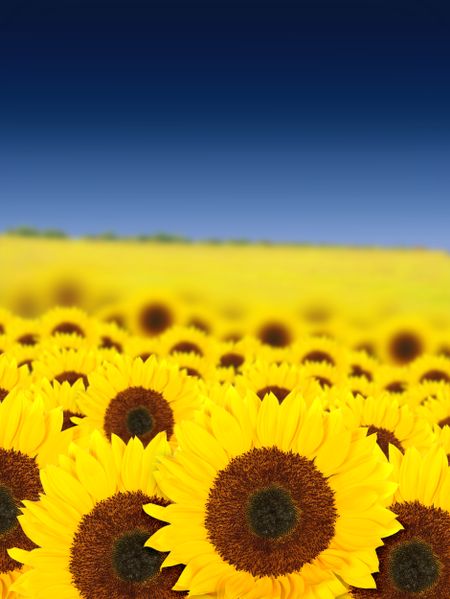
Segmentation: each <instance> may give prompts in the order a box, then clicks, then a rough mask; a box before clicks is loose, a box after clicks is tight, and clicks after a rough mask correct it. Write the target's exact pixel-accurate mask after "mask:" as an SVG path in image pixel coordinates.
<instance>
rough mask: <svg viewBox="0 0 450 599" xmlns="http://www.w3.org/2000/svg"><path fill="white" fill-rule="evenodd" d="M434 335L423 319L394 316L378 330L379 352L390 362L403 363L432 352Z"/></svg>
mask: <svg viewBox="0 0 450 599" xmlns="http://www.w3.org/2000/svg"><path fill="white" fill-rule="evenodd" d="M434 338H435V335H434V334H433V331H432V328H431V326H427V324H426V323H425V321H424V319H420V318H412V317H409V318H408V317H405V316H402V317H396V318H393V319H391V320H389V321H388V322H387V323H386V325H385V326H384V327H383V328H382V329H381V330H380V332H379V344H380V354H381V356H382V358H383V359H384V360H385V361H386V362H389V363H391V364H398V365H405V364H409V363H410V362H413V361H414V360H415V359H416V358H418V357H419V356H421V355H423V354H425V353H432V351H433V348H434V345H435V339H434Z"/></svg>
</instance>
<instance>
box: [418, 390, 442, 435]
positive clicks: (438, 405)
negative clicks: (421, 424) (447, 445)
mask: <svg viewBox="0 0 450 599" xmlns="http://www.w3.org/2000/svg"><path fill="white" fill-rule="evenodd" d="M417 413H418V414H419V415H420V416H421V417H423V418H425V419H426V420H427V421H428V422H429V423H430V424H431V425H433V426H434V425H437V426H439V427H441V428H442V427H444V426H450V389H449V388H448V386H447V385H445V387H444V386H443V387H442V388H441V389H440V391H438V392H437V393H436V397H431V398H430V399H428V400H426V401H425V402H424V403H423V405H421V406H419V407H418V408H417Z"/></svg>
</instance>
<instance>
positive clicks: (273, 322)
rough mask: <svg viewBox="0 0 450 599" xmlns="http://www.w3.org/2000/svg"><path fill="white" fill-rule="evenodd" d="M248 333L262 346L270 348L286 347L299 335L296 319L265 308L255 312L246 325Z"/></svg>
mask: <svg viewBox="0 0 450 599" xmlns="http://www.w3.org/2000/svg"><path fill="white" fill-rule="evenodd" d="M248 326H249V327H250V332H251V333H252V334H253V335H254V336H255V337H256V338H257V339H258V340H259V341H260V342H261V343H263V344H264V345H268V346H270V347H276V348H280V347H288V346H289V345H291V344H292V343H293V342H294V341H295V340H296V339H297V338H298V336H299V334H300V330H301V327H300V323H299V319H298V317H296V315H295V314H292V313H290V312H288V311H286V312H284V313H283V314H280V313H279V311H277V310H273V309H271V308H267V309H266V310H263V309H261V310H260V311H259V313H258V312H257V313H256V314H255V315H254V316H253V317H252V319H251V322H249V323H248Z"/></svg>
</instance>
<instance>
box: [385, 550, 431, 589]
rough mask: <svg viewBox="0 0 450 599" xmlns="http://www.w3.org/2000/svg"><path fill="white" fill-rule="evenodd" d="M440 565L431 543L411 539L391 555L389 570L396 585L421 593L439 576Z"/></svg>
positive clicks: (399, 587)
mask: <svg viewBox="0 0 450 599" xmlns="http://www.w3.org/2000/svg"><path fill="white" fill-rule="evenodd" d="M439 570H440V565H439V562H438V560H437V559H436V557H435V556H434V554H433V551H432V549H431V547H430V546H429V545H427V544H426V543H423V542H421V541H410V542H409V543H402V544H401V545H399V546H398V547H396V548H395V549H394V550H393V551H392V552H391V555H390V563H389V572H390V575H391V577H392V580H393V582H394V584H395V586H396V587H397V588H398V589H399V590H400V591H403V592H406V593H421V592H422V591H425V589H428V588H430V587H431V586H433V584H434V583H435V582H436V581H437V579H438V578H439Z"/></svg>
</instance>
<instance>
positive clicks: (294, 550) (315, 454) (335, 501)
mask: <svg viewBox="0 0 450 599" xmlns="http://www.w3.org/2000/svg"><path fill="white" fill-rule="evenodd" d="M176 438H177V441H178V443H179V449H178V450H177V451H176V453H175V455H174V456H173V457H167V458H164V459H162V460H161V464H160V467H159V472H158V473H157V475H156V476H157V481H158V484H159V485H160V486H161V488H162V490H163V492H164V493H165V494H166V495H167V496H168V497H169V499H170V500H171V501H172V502H173V503H172V504H170V505H168V506H165V507H162V506H160V505H158V504H155V503H149V504H148V505H146V506H145V508H144V509H145V511H146V512H147V513H148V514H149V515H151V516H153V517H155V518H158V519H160V520H163V521H164V522H168V523H169V524H168V525H167V526H165V527H163V528H161V529H159V530H158V531H157V532H156V533H154V534H153V535H152V537H151V538H150V539H149V541H148V542H147V543H146V544H147V546H149V547H152V548H153V549H156V550H157V551H163V552H169V555H168V556H167V558H166V559H165V561H164V563H163V567H171V566H174V565H176V564H186V567H185V569H184V571H183V572H182V574H181V576H180V578H179V579H178V581H177V583H176V584H175V586H174V590H179V591H189V592H190V594H191V595H196V594H200V593H217V596H218V597H219V596H220V597H224V598H227V599H231V598H233V599H234V598H236V597H239V598H240V599H250V598H256V597H281V596H283V597H304V598H305V599H312V598H314V597H330V598H332V597H336V596H337V595H339V594H340V593H342V592H343V591H344V590H345V587H344V585H343V583H342V580H343V581H345V582H346V583H348V584H354V583H356V584H358V585H361V586H364V587H373V586H374V583H373V578H372V576H371V572H373V571H374V570H375V569H376V565H377V563H376V554H375V548H376V547H377V546H379V545H380V544H381V538H382V537H383V536H386V535H389V534H393V533H395V532H396V531H397V530H398V529H399V526H398V524H397V523H396V521H395V518H394V516H393V514H392V512H390V511H389V510H388V509H387V508H386V507H385V506H386V505H387V503H388V502H389V499H390V497H391V494H392V493H393V491H394V489H395V485H394V484H393V483H392V482H390V481H389V480H388V477H389V473H390V467H389V465H388V463H387V461H386V459H385V457H384V456H383V454H382V452H381V451H379V449H378V448H377V447H376V443H375V442H374V439H373V438H370V437H365V436H364V435H363V434H361V431H350V430H349V429H347V428H346V426H345V424H344V421H343V418H342V414H341V413H339V412H338V411H336V412H334V413H331V414H330V415H326V414H325V413H324V412H323V409H322V407H321V404H320V402H315V403H313V405H312V406H310V407H309V408H308V407H307V406H306V404H305V402H304V401H299V400H298V398H286V399H285V401H284V402H283V403H282V404H281V405H280V404H279V403H278V401H277V399H276V398H275V396H273V395H269V396H267V397H266V398H265V399H263V400H262V401H261V402H258V403H257V404H255V403H253V402H252V403H251V404H249V403H248V402H236V403H233V404H232V405H231V406H230V408H229V409H228V410H227V409H225V408H224V407H221V406H218V405H212V404H211V405H210V418H209V422H208V423H207V427H206V430H205V429H204V428H203V427H202V426H200V425H199V424H198V423H195V422H188V421H185V422H183V423H181V424H180V425H178V426H177V427H176Z"/></svg>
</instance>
